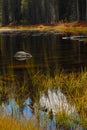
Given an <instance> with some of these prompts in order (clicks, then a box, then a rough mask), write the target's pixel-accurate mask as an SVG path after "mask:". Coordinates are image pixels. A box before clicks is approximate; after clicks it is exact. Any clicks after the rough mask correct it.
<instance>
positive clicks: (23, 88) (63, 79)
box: [0, 70, 87, 130]
mask: <svg viewBox="0 0 87 130" xmlns="http://www.w3.org/2000/svg"><path fill="white" fill-rule="evenodd" d="M26 77H27V75H25V76H24V81H23V82H22V84H20V83H19V80H18V79H15V80H14V81H12V84H11V85H10V87H8V86H6V85H8V84H6V83H5V84H4V87H3V83H2V80H0V93H1V94H2V95H5V96H6V95H11V94H10V92H11V93H13V94H14V95H15V96H14V97H16V99H17V102H18V103H20V102H22V103H23V102H24V101H25V99H26V95H27V97H28V96H30V97H31V99H32V98H33V100H34V101H36V102H38V101H39V98H40V94H41V92H45V93H47V91H48V89H58V87H60V89H61V91H62V92H63V93H64V94H65V95H66V98H67V100H68V102H69V103H70V104H71V105H75V107H76V110H77V112H78V114H79V117H80V121H79V124H81V126H83V127H84V128H87V71H86V70H85V71H82V72H78V73H75V72H72V73H66V72H64V71H56V72H54V74H53V75H50V73H45V74H43V73H42V72H40V71H38V72H37V73H36V72H31V73H30V79H29V78H26ZM14 82H16V84H15V83H14ZM14 85H15V87H14ZM27 85H28V86H27ZM11 87H12V88H11ZM12 91H14V92H12ZM22 103H20V104H22ZM56 117H58V122H60V123H61V124H64V123H66V124H67V123H68V122H70V120H71V118H68V116H67V115H66V114H64V113H63V114H61V115H59V114H57V116H56ZM65 120H66V121H65ZM74 121H75V120H74ZM2 122H3V123H4V125H2V124H3V123H2ZM13 122H15V123H16V124H15V123H13ZM29 122H31V120H29ZM8 123H11V124H9V127H12V126H11V125H12V124H14V125H13V127H12V129H11V130H14V129H15V127H16V128H18V129H16V130H25V128H26V130H34V129H35V130H37V127H34V126H33V123H28V122H27V123H26V125H24V124H21V122H20V121H17V120H15V119H12V118H9V117H2V118H0V126H1V127H0V130H4V129H5V127H6V126H7V124H8ZM28 124H31V125H32V126H28ZM21 125H23V127H22V128H21ZM9 127H8V128H7V127H6V130H9V129H10V128H9ZM30 127H31V128H30ZM1 128H2V129H1Z"/></svg>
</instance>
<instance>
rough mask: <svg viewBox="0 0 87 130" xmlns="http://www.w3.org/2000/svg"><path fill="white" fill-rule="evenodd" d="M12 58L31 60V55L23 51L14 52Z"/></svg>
mask: <svg viewBox="0 0 87 130" xmlns="http://www.w3.org/2000/svg"><path fill="white" fill-rule="evenodd" d="M14 57H15V58H16V60H19V61H23V60H27V59H30V58H32V55H31V54H30V53H27V52H24V51H18V52H16V54H15V55H14Z"/></svg>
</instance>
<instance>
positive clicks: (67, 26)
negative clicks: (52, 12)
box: [0, 21, 87, 33]
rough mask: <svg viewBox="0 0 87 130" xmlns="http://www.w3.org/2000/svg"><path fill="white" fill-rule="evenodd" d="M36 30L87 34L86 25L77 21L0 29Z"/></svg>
mask: <svg viewBox="0 0 87 130" xmlns="http://www.w3.org/2000/svg"><path fill="white" fill-rule="evenodd" d="M6 29H7V30H9V29H17V30H38V31H58V32H72V33H79V32H83V33H84V32H87V23H79V22H77V21H75V22H72V23H68V22H67V23H65V22H59V23H55V24H53V25H51V24H37V25H19V26H9V25H8V26H5V27H0V30H6Z"/></svg>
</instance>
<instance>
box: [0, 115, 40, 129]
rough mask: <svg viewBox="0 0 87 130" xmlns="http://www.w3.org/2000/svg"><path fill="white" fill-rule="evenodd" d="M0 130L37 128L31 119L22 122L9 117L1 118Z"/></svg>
mask: <svg viewBox="0 0 87 130" xmlns="http://www.w3.org/2000/svg"><path fill="white" fill-rule="evenodd" d="M0 130H38V127H36V126H35V125H34V122H33V120H32V119H29V120H28V121H27V122H23V121H19V120H18V119H15V118H12V117H9V116H1V117H0Z"/></svg>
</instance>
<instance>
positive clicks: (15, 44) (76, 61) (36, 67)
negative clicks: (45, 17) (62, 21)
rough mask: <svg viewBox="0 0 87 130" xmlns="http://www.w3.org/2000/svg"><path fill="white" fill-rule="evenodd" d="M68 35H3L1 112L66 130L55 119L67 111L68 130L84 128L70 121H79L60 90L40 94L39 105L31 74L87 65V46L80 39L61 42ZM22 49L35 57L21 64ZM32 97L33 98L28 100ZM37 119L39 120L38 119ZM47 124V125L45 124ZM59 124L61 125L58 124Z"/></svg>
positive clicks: (76, 69) (0, 58)
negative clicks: (56, 114)
mask: <svg viewBox="0 0 87 130" xmlns="http://www.w3.org/2000/svg"><path fill="white" fill-rule="evenodd" d="M67 35H68V34H57V35H54V34H53V33H50V34H49V35H48V33H45V34H44V35H42V34H40V35H39V34H38V35H34V34H33V35H30V34H29V35H19V34H18V35H11V34H10V35H1V36H0V61H1V63H0V85H1V86H3V88H4V89H3V90H0V104H1V107H0V111H1V113H3V114H10V115H12V116H13V117H15V116H17V117H18V118H20V119H21V118H22V117H24V118H25V119H28V118H30V117H31V116H33V118H34V119H35V121H36V120H37V119H38V120H40V124H39V125H40V127H42V126H43V125H44V126H45V128H46V129H47V130H51V129H52V130H55V129H59V130H61V129H64V128H62V126H61V125H59V122H57V120H56V118H55V113H58V112H61V111H62V110H64V111H66V113H67V115H68V116H69V118H70V120H69V129H71V130H75V129H76V128H78V129H79V130H82V127H81V126H80V125H79V124H78V126H77V124H76V122H75V123H73V121H72V122H71V117H72V118H74V119H75V121H78V120H80V118H79V114H78V113H77V111H76V108H75V107H74V106H71V105H70V104H68V101H67V99H66V97H65V95H64V94H63V93H62V92H61V91H60V89H58V90H48V92H47V95H45V93H43V92H41V97H40V95H38V98H39V99H40V102H36V101H35V99H36V97H37V92H38V91H40V90H39V89H38V88H37V87H38V86H33V81H32V80H31V78H32V74H34V73H35V72H36V73H37V72H38V71H40V70H41V71H42V72H43V73H45V72H49V73H51V75H52V74H53V73H54V71H55V70H56V69H60V70H61V69H65V71H73V70H74V71H79V70H80V69H81V67H83V66H84V67H85V66H87V58H86V56H87V44H85V42H83V43H82V44H80V43H79V42H78V40H75V41H73V40H71V39H66V40H64V39H62V37H63V36H67ZM20 50H23V51H24V52H29V53H30V54H32V56H33V57H32V58H31V59H26V60H23V61H21V62H20V61H18V60H16V59H15V58H14V55H15V53H16V52H18V51H20ZM29 97H30V98H29ZM36 117H37V118H36ZM44 121H45V122H44ZM57 124H58V125H57Z"/></svg>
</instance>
